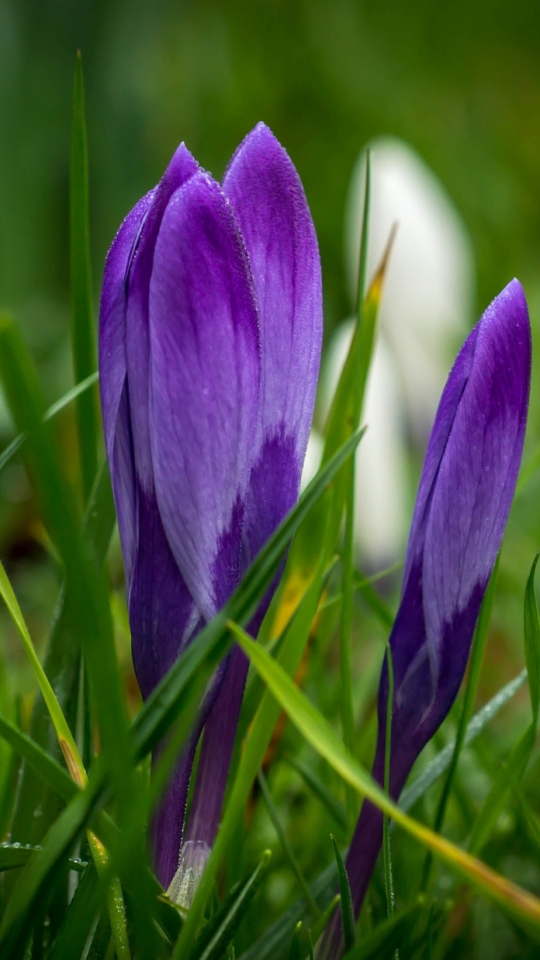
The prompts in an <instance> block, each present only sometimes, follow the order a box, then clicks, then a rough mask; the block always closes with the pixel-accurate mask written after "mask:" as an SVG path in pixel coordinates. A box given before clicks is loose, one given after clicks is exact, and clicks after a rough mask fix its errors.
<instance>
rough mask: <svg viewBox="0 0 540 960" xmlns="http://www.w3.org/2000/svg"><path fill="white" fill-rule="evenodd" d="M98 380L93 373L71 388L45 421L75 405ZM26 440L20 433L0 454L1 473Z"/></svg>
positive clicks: (48, 412) (46, 413)
mask: <svg viewBox="0 0 540 960" xmlns="http://www.w3.org/2000/svg"><path fill="white" fill-rule="evenodd" d="M98 380H99V373H98V372H97V371H96V372H95V373H91V374H90V376H89V377H85V379H84V380H81V382H80V383H77V384H76V385H75V386H74V387H72V388H71V390H68V391H67V393H65V394H64V396H63V397H60V399H59V400H56V401H55V403H53V404H52V406H50V407H49V408H48V410H46V412H45V415H44V417H43V420H44V421H47V420H52V418H53V417H55V416H56V414H57V413H60V411H61V410H63V409H64V408H65V407H67V406H69V404H70V403H73V401H74V400H76V399H77V397H79V396H80V395H81V394H82V393H84V392H85V391H86V390H89V389H90V387H93V386H94V384H95V383H97V381H98ZM26 439H27V434H26V433H19V434H18V435H17V436H16V437H15V438H14V439H13V440H12V441H11V443H10V444H8V446H7V447H5V449H4V450H2V453H0V471H2V470H3V469H4V467H5V466H6V464H8V463H9V461H10V460H11V458H12V457H13V456H15V454H16V453H17V450H19V449H20V448H21V446H22V445H23V443H24V441H25V440H26Z"/></svg>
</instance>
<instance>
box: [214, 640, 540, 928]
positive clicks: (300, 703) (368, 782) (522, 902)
mask: <svg viewBox="0 0 540 960" xmlns="http://www.w3.org/2000/svg"><path fill="white" fill-rule="evenodd" d="M231 629H234V633H235V637H236V638H237V642H238V643H239V644H240V646H241V647H242V649H243V650H244V653H246V655H247V656H248V657H249V658H250V660H251V662H252V664H253V666H254V667H255V669H256V670H258V671H259V673H261V675H262V676H263V677H264V679H265V681H266V683H267V684H268V687H269V689H270V690H271V691H272V694H273V695H274V696H275V698H276V699H277V700H278V701H279V703H280V704H281V706H282V707H283V709H284V710H285V711H286V713H287V714H288V715H289V717H290V719H291V720H292V722H293V723H294V725H295V726H296V727H297V729H298V730H299V731H300V732H301V733H302V735H303V736H304V737H305V739H306V740H307V741H308V743H310V744H311V746H312V747H313V748H314V749H315V750H317V752H318V753H320V754H321V756H323V757H325V758H326V759H327V760H328V762H329V763H330V764H331V766H332V767H333V768H334V770H336V771H337V772H338V773H339V774H340V775H341V776H342V777H343V779H347V780H348V781H349V783H351V784H352V785H353V786H354V787H355V789H356V790H357V791H358V793H359V794H360V795H361V796H363V797H364V798H367V799H369V800H370V801H371V802H372V803H373V804H374V805H375V806H377V807H378V808H379V809H380V810H381V811H382V813H386V814H387V815H388V816H389V817H392V818H393V819H394V820H395V821H396V822H397V823H398V825H399V826H401V827H403V829H405V830H406V831H407V832H408V833H410V834H411V835H412V836H413V837H415V838H416V839H417V840H419V841H420V843H422V844H423V845H424V846H426V847H428V848H430V849H431V850H433V852H434V853H435V854H436V855H437V856H438V857H439V858H440V859H442V860H443V861H444V862H445V863H447V864H448V866H449V867H450V868H451V869H452V870H453V871H454V872H456V873H458V874H459V875H460V876H461V877H464V878H465V879H466V880H467V881H469V882H472V883H473V884H474V886H476V887H477V888H478V889H479V890H480V891H481V892H482V893H484V894H485V895H487V896H488V897H490V899H492V900H493V901H495V902H496V903H498V904H499V905H500V906H501V907H502V908H503V909H505V910H507V911H508V912H509V913H511V914H512V915H514V917H515V918H516V919H517V920H518V921H519V922H520V923H522V925H524V926H526V927H527V929H528V930H529V932H530V933H531V934H532V935H533V936H535V937H536V938H540V900H539V899H538V898H537V897H535V896H533V895H532V894H530V893H528V892H527V891H526V890H523V889H522V888H521V887H518V886H517V885H516V884H513V883H511V882H510V881H509V880H506V879H505V878H504V877H502V876H501V875H500V874H498V873H496V872H495V871H494V870H492V869H491V868H489V867H487V866H486V865H485V864H484V863H482V862H481V861H480V860H476V859H475V858H474V857H472V856H470V854H467V853H465V852H464V851H462V850H460V849H459V848H458V847H456V846H455V845H454V844H452V843H450V842H449V841H448V840H445V839H444V838H443V837H441V836H439V835H438V834H435V833H433V831H432V830H430V829H428V828H427V827H424V826H423V825H422V824H420V823H418V822H417V821H416V820H413V819H412V818H411V817H409V816H408V815H407V814H405V813H403V811H402V810H400V809H399V807H398V806H397V805H396V804H395V803H393V802H392V801H391V800H390V799H389V798H388V797H387V796H386V794H385V793H384V791H382V790H381V788H380V787H379V786H378V785H377V784H376V783H375V781H374V780H372V778H371V777H370V776H369V774H368V773H367V772H366V771H365V770H364V769H363V768H362V767H361V766H360V765H359V764H358V763H357V762H356V761H355V760H354V759H353V758H352V757H351V756H350V754H348V752H347V750H346V749H345V747H344V745H343V744H342V743H341V741H340V740H339V738H338V737H337V736H336V734H335V733H334V731H333V730H332V728H331V727H330V725H329V724H328V722H327V721H326V720H325V718H324V717H323V716H322V715H321V714H320V713H319V711H318V710H316V709H315V707H314V706H313V705H312V704H311V703H310V702H309V700H308V699H307V698H306V697H305V696H304V694H303V693H302V692H301V691H300V690H298V688H297V687H295V685H294V683H293V682H292V681H291V679H290V677H289V676H288V675H287V674H286V673H285V671H284V670H283V669H282V667H281V666H280V665H279V663H277V662H275V661H274V660H272V658H271V657H269V656H268V654H267V653H266V651H265V650H263V649H262V648H261V647H259V646H258V645H257V644H256V643H254V642H253V641H252V640H251V638H250V637H248V635H247V634H246V633H245V632H244V631H243V630H241V629H240V628H239V627H238V626H232V627H231Z"/></svg>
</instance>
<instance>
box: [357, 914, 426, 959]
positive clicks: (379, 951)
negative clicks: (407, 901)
mask: <svg viewBox="0 0 540 960" xmlns="http://www.w3.org/2000/svg"><path fill="white" fill-rule="evenodd" d="M419 912H420V910H419V908H418V907H416V906H414V907H408V908H407V909H405V910H401V911H400V912H399V913H396V914H394V916H393V917H390V918H389V919H388V920H386V921H383V922H382V923H380V924H378V926H377V928H376V929H375V930H374V931H373V933H370V934H368V936H367V937H363V939H362V940H361V941H360V943H357V944H356V945H355V946H354V947H353V949H352V950H350V951H349V952H348V953H346V954H345V956H344V958H343V960H388V958H389V957H392V956H393V954H394V951H395V950H396V948H397V947H399V946H401V944H402V943H403V938H404V936H405V934H406V933H407V931H408V930H411V929H412V928H413V926H414V924H415V923H416V920H417V918H418V916H419Z"/></svg>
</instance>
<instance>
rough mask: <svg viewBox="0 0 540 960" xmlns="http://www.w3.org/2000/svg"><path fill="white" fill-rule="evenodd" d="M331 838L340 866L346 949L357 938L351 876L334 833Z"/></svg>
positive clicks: (342, 918)
mask: <svg viewBox="0 0 540 960" xmlns="http://www.w3.org/2000/svg"><path fill="white" fill-rule="evenodd" d="M330 839H331V841H332V843H333V845H334V854H335V858H336V864H337V868H338V878H339V894H340V898H341V920H342V923H343V939H344V941H345V950H351V949H352V947H354V944H355V940H356V931H355V927H354V910H353V905H352V897H351V888H350V886H349V877H348V876H347V871H346V869H345V864H344V863H343V857H342V856H341V853H340V849H339V847H338V845H337V843H336V841H335V840H334V837H333V836H332V834H330Z"/></svg>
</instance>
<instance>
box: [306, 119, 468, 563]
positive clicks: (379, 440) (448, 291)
mask: <svg viewBox="0 0 540 960" xmlns="http://www.w3.org/2000/svg"><path fill="white" fill-rule="evenodd" d="M370 149H371V206H370V217H369V246H368V263H367V276H368V280H369V279H370V278H371V277H372V276H373V274H374V273H375V270H376V269H377V266H378V264H379V262H380V260H381V258H382V255H383V252H384V248H385V246H386V243H387V241H388V237H389V235H390V231H391V229H392V225H393V224H394V223H396V222H397V224H398V229H397V234H396V237H395V241H394V246H393V250H392V253H391V257H390V261H389V264H388V270H387V275H386V279H385V282H384V287H383V294H382V300H381V305H380V310H379V325H378V336H377V341H376V344H375V349H374V354H373V360H372V367H371V370H370V374H369V377H368V383H367V388H366V397H365V402H364V410H363V416H362V421H363V422H364V423H365V424H367V426H368V430H367V432H366V435H365V436H364V438H363V439H362V441H361V444H360V447H359V451H358V454H357V460H356V518H355V525H356V541H357V549H358V551H359V553H360V555H361V556H362V557H363V560H364V562H365V563H366V565H367V566H368V567H369V568H371V569H373V568H375V569H376V568H378V567H381V566H384V565H386V564H387V563H391V562H392V561H393V560H395V559H396V558H397V557H398V556H399V554H400V552H401V550H402V548H403V546H404V536H405V533H406V530H407V528H408V520H409V519H410V518H409V513H410V508H409V490H408V481H407V460H408V456H407V451H408V442H409V441H410V440H411V439H413V440H414V441H415V443H416V444H417V445H418V446H420V447H421V448H423V447H424V445H425V441H426V440H427V436H428V433H429V430H430V428H431V424H432V422H433V418H434V416H435V411H436V409H437V404H438V401H439V397H440V394H441V390H442V388H443V386H444V383H445V380H446V377H447V375H448V370H449V367H450V364H451V360H452V357H453V356H454V354H455V350H456V347H457V346H458V345H459V343H460V342H461V340H462V339H464V336H465V334H466V332H467V330H468V329H469V326H470V319H471V315H472V308H473V297H474V268H473V255H472V247H471V242H470V239H469V236H468V234H467V231H466V228H465V226H464V224H463V222H462V221H461V219H460V217H459V214H458V213H457V211H456V209H455V207H454V206H453V204H452V202H451V200H450V199H449V197H448V196H447V194H446V193H445V191H444V189H443V187H442V185H441V184H440V183H439V181H438V180H437V178H436V177H435V175H434V174H433V173H432V171H431V170H429V168H428V167H427V166H426V164H425V163H424V162H423V161H422V160H421V159H420V157H419V156H418V154H417V153H416V152H415V151H414V150H412V148H411V147H409V146H408V145H407V144H406V143H404V142H402V141H400V140H397V139H390V138H385V139H379V140H375V141H374V142H373V143H372V144H370ZM364 178H365V152H363V153H362V154H361V155H360V157H359V160H358V162H357V164H356V168H355V170H354V173H353V177H352V181H351V188H350V193H349V199H348V203H347V210H346V249H345V255H346V265H347V271H348V279H349V288H350V293H351V299H352V300H353V302H354V299H355V297H356V283H357V275H358V257H359V249H360V231H361V223H362V213H363V193H364ZM352 330H353V321H352V320H349V321H346V322H345V323H343V324H341V325H340V327H339V328H338V330H337V331H336V333H335V334H334V336H333V338H332V341H331V343H330V345H329V349H328V351H327V354H326V358H325V362H324V363H323V368H322V375H321V384H320V394H319V408H318V412H319V418H320V420H321V421H322V422H324V420H325V419H326V416H327V414H328V410H329V407H330V402H331V399H332V397H333V394H334V391H335V388H336V385H337V382H338V379H339V375H340V373H341V369H342V366H343V363H344V360H345V357H346V355H347V351H348V347H349V344H350V339H351V336H352ZM314 443H316V441H314ZM319 443H320V441H319ZM305 476H306V478H307V476H308V474H307V465H306V472H305Z"/></svg>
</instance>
